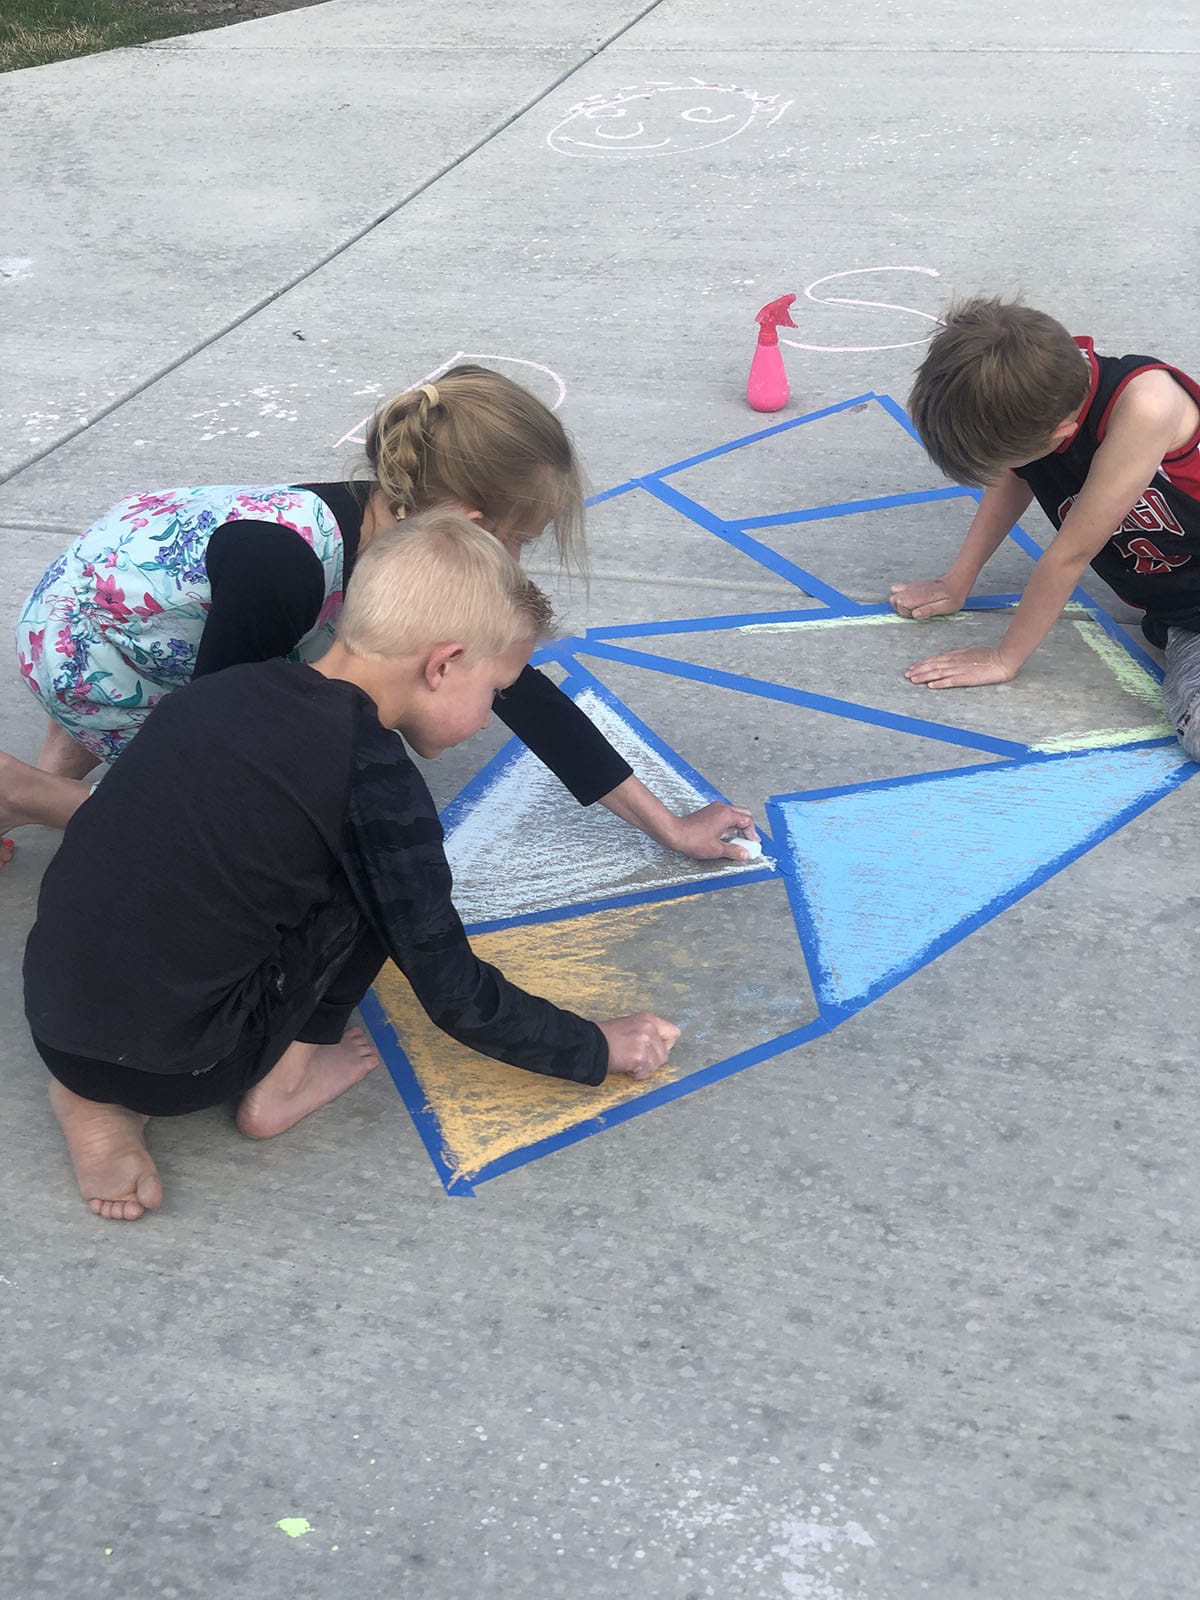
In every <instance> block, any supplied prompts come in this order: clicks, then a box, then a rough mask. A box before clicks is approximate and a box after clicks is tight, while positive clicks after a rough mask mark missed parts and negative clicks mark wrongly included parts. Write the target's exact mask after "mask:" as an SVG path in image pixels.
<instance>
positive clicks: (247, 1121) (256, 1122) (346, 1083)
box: [237, 1028, 379, 1139]
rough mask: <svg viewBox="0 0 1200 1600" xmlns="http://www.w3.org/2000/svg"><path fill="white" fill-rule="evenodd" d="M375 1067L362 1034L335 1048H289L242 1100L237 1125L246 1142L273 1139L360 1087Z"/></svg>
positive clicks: (351, 1031)
mask: <svg viewBox="0 0 1200 1600" xmlns="http://www.w3.org/2000/svg"><path fill="white" fill-rule="evenodd" d="M378 1065H379V1056H378V1055H377V1053H376V1050H375V1046H374V1045H373V1044H372V1043H371V1041H370V1039H368V1038H367V1035H366V1034H365V1033H364V1032H363V1030H362V1029H361V1028H348V1029H347V1030H346V1034H345V1036H344V1037H343V1039H342V1042H341V1043H340V1044H293V1045H291V1046H290V1047H289V1048H288V1049H287V1050H286V1051H285V1052H284V1054H283V1055H282V1056H281V1057H280V1059H279V1060H278V1061H277V1062H276V1064H275V1065H274V1066H273V1067H272V1068H271V1070H270V1072H268V1073H267V1075H266V1077H265V1078H264V1079H263V1080H262V1082H261V1083H256V1084H255V1085H254V1088H253V1089H251V1090H249V1091H248V1092H247V1093H246V1094H244V1095H243V1096H242V1103H241V1105H239V1106H238V1112H237V1125H238V1128H239V1129H240V1130H241V1132H242V1133H244V1134H246V1136H247V1137H248V1138H250V1139H273V1138H274V1137H275V1135H276V1134H277V1133H286V1132H287V1130H288V1129H289V1128H294V1127H295V1126H296V1124H297V1123H298V1122H300V1121H302V1120H303V1118H305V1117H307V1116H310V1115H311V1114H312V1112H314V1111H319V1110H320V1109H321V1107H322V1106H327V1105H328V1104H329V1102H330V1101H331V1100H336V1099H337V1097H338V1095H340V1094H345V1092H346V1090H347V1089H353V1087H354V1085H355V1084H356V1083H361V1082H362V1080H363V1079H364V1078H365V1077H366V1075H367V1073H368V1072H374V1070H375V1068H376V1067H377V1066H378Z"/></svg>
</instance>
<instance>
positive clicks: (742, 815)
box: [668, 800, 762, 861]
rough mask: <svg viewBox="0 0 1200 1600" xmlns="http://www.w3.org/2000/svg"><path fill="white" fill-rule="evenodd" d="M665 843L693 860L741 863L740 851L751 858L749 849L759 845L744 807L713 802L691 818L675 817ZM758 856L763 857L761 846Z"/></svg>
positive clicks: (750, 817) (744, 857) (749, 816)
mask: <svg viewBox="0 0 1200 1600" xmlns="http://www.w3.org/2000/svg"><path fill="white" fill-rule="evenodd" d="M739 835H740V837H739ZM668 842H669V843H670V845H671V848H672V849H674V850H678V851H679V853H680V854H681V855H685V856H691V857H692V859H693V860H694V861H744V860H746V859H747V857H746V856H744V855H742V853H741V852H742V851H743V850H750V855H751V858H752V857H753V856H754V854H755V852H754V851H753V850H752V849H751V846H752V845H756V844H757V843H758V832H757V830H756V829H755V826H754V818H753V817H752V816H751V815H750V813H749V812H748V811H747V810H746V808H745V806H731V805H727V804H726V802H725V801H724V800H714V801H712V803H711V804H710V805H707V806H701V808H700V810H699V811H693V812H692V813H691V815H690V816H687V817H678V818H676V820H675V824H674V826H673V828H672V837H671V839H670V840H669V841H668ZM757 853H758V854H759V855H761V854H762V849H761V847H760V848H759V850H758V852H757Z"/></svg>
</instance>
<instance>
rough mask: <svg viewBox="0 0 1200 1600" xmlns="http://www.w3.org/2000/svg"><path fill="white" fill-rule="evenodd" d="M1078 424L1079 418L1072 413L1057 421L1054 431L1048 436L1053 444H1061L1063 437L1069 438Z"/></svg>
mask: <svg viewBox="0 0 1200 1600" xmlns="http://www.w3.org/2000/svg"><path fill="white" fill-rule="evenodd" d="M1078 426H1079V418H1078V417H1077V416H1073V415H1072V416H1069V417H1067V419H1066V420H1065V421H1064V422H1060V423H1059V425H1058V427H1057V428H1055V430H1054V432H1053V433H1052V434H1051V435H1050V438H1051V440H1052V441H1053V442H1054V443H1055V444H1061V442H1062V441H1063V440H1064V439H1069V438H1070V437H1071V435H1072V434H1073V433H1074V432H1075V429H1076V428H1077V427H1078Z"/></svg>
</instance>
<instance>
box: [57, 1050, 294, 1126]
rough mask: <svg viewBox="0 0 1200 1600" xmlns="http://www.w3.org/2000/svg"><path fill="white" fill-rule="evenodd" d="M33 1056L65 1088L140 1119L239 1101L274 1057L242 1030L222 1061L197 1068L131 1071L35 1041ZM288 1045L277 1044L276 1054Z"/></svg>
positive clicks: (182, 1113) (177, 1115) (271, 1063)
mask: <svg viewBox="0 0 1200 1600" xmlns="http://www.w3.org/2000/svg"><path fill="white" fill-rule="evenodd" d="M33 1042H34V1045H35V1047H36V1049H37V1053H38V1055H40V1056H41V1058H42V1060H43V1061H44V1062H45V1063H46V1066H47V1067H48V1068H49V1069H50V1076H51V1077H52V1078H57V1079H58V1081H59V1083H61V1084H62V1085H63V1087H64V1088H66V1089H70V1091H71V1093H72V1094H77V1095H80V1096H81V1097H82V1098H83V1099H84V1100H98V1101H101V1102H102V1103H103V1104H106V1105H117V1106H124V1107H125V1108H126V1109H127V1110H129V1111H137V1112H140V1113H141V1115H142V1116H144V1117H182V1116H185V1115H186V1114H187V1113H188V1112H189V1111H205V1110H207V1109H208V1107H209V1106H219V1105H224V1104H225V1102H226V1101H228V1100H240V1099H241V1097H242V1095H244V1094H245V1092H246V1090H247V1089H252V1088H253V1087H254V1085H255V1084H256V1083H259V1082H260V1081H261V1080H262V1079H263V1078H265V1077H266V1075H267V1073H268V1072H270V1070H271V1068H272V1067H273V1066H274V1065H275V1061H276V1060H277V1059H278V1055H277V1056H275V1057H274V1058H272V1057H271V1055H270V1054H269V1053H268V1052H267V1051H266V1050H265V1049H264V1048H263V1047H264V1045H265V1043H266V1041H265V1040H263V1039H262V1038H257V1039H254V1038H249V1037H247V1035H245V1034H243V1036H242V1039H241V1040H240V1041H239V1045H238V1048H237V1050H235V1051H234V1053H233V1054H232V1055H230V1056H226V1058H225V1059H224V1061H217V1062H215V1063H214V1064H213V1065H212V1066H211V1067H202V1068H200V1070H199V1071H197V1072H135V1071H134V1069H133V1068H132V1067H121V1066H118V1065H117V1064H116V1062H114V1061H95V1060H92V1059H91V1058H90V1057H88V1056H72V1055H68V1054H67V1053H66V1051H64V1050H55V1049H54V1047H53V1046H52V1045H48V1044H43V1043H42V1041H41V1040H40V1039H35V1040H34V1041H33ZM286 1049H287V1044H286V1043H285V1044H284V1045H283V1046H282V1049H281V1050H280V1051H279V1054H280V1055H282V1053H283V1050H286Z"/></svg>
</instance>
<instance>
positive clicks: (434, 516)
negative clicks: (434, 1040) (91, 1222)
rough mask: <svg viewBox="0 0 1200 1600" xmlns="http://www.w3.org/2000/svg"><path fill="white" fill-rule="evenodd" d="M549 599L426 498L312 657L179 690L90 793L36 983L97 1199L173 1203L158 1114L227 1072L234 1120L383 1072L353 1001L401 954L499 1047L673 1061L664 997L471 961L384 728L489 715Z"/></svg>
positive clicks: (552, 1065)
mask: <svg viewBox="0 0 1200 1600" xmlns="http://www.w3.org/2000/svg"><path fill="white" fill-rule="evenodd" d="M549 615H550V612H549V605H548V603H547V601H546V600H545V597H544V596H543V595H542V594H541V592H540V591H539V590H538V589H537V588H536V587H535V586H534V585H533V584H532V583H530V582H529V580H528V579H527V578H526V577H525V576H524V575H523V574H522V572H521V569H520V568H519V567H518V566H517V564H516V563H515V562H514V561H513V560H512V558H511V557H510V556H509V555H508V554H507V553H506V552H505V551H504V549H503V548H502V546H501V545H500V544H499V542H498V541H497V540H496V539H494V538H492V537H491V535H490V534H488V533H485V532H483V531H482V530H480V529H478V528H476V527H475V525H474V524H473V523H471V522H470V521H468V520H467V519H466V518H465V517H463V516H462V515H460V514H459V513H457V512H453V511H441V512H431V513H427V514H426V515H425V516H423V517H421V518H417V519H415V520H413V521H412V522H406V523H405V524H404V526H403V527H402V528H398V529H396V530H395V531H394V532H391V533H387V534H383V535H381V536H380V537H379V538H378V539H377V540H376V541H375V542H374V543H373V544H372V546H371V548H370V549H369V550H367V551H366V553H365V554H364V555H363V557H362V558H361V560H360V562H359V565H358V567H357V570H356V572H355V574H354V577H353V578H352V580H351V583H350V587H349V589H348V591H347V596H346V605H345V610H344V613H343V616H342V620H341V624H340V628H339V632H338V637H337V639H336V640H335V642H334V644H333V645H332V646H331V648H330V650H329V652H328V654H327V655H325V656H323V657H322V658H321V659H320V661H318V662H317V663H315V665H312V666H310V665H305V664H303V663H299V662H289V661H270V662H264V663H259V664H254V665H248V666H235V667H229V668H227V669H226V670H225V671H223V672H218V673H215V674H213V675H212V676H211V677H208V678H204V679H202V680H200V681H198V682H196V683H193V684H190V685H188V686H187V687H185V688H183V689H180V690H178V691H177V692H176V693H175V694H172V695H170V696H169V697H168V698H167V699H165V700H164V701H163V703H162V704H161V705H160V706H159V707H158V708H157V709H156V710H155V712H154V714H153V715H152V716H151V717H150V718H149V719H148V720H147V722H146V725H145V727H144V729H143V730H142V732H141V733H140V735H139V736H138V738H137V739H136V740H134V741H133V742H132V743H131V745H130V748H129V749H128V750H127V751H126V752H125V753H124V754H123V755H122V757H121V759H120V760H119V761H118V762H116V763H115V765H114V766H113V769H112V771H111V773H110V774H109V776H108V777H107V778H106V779H105V781H104V783H103V784H101V785H100V787H99V788H98V790H97V791H96V793H95V795H94V796H93V797H92V799H90V800H89V801H88V802H87V804H86V805H84V806H81V807H80V808H79V809H78V811H77V812H76V813H75V815H74V816H73V817H72V818H71V820H70V823H69V825H68V827H67V830H66V834H65V837H64V840H63V844H62V847H61V849H60V850H59V851H58V854H57V855H56V856H55V858H54V860H53V861H52V862H51V864H50V866H49V868H48V869H47V871H46V875H45V878H44V879H43V883H42V890H41V895H40V898H39V902H38V918H37V922H36V924H35V926H34V928H33V930H32V932H31V933H30V936H29V941H28V944H27V946H26V952H25V1007H26V1015H27V1017H28V1019H29V1024H30V1028H31V1030H32V1033H33V1037H34V1043H35V1045H36V1047H37V1049H38V1052H39V1054H40V1055H41V1057H42V1059H43V1060H44V1061H45V1063H46V1065H47V1067H48V1068H49V1070H50V1073H51V1075H52V1082H51V1085H50V1100H51V1105H52V1107H53V1110H54V1113H55V1115H56V1116H57V1118H58V1121H59V1124H60V1126H61V1127H62V1130H63V1133H64V1135H65V1137H66V1141H67V1148H68V1151H69V1153H70V1156H71V1161H72V1164H73V1166H74V1169H75V1175H76V1178H77V1179H78V1182H79V1186H80V1188H81V1190H82V1192H83V1196H84V1198H85V1200H87V1202H88V1203H89V1205H90V1207H91V1209H92V1210H93V1211H94V1212H95V1213H96V1214H97V1215H99V1216H104V1217H109V1218H115V1219H121V1220H133V1219H134V1218H136V1217H139V1216H141V1215H142V1213H143V1212H144V1211H145V1210H146V1209H148V1208H153V1207H155V1206H157V1205H159V1204H161V1201H162V1183H161V1180H160V1178H159V1175H158V1171H157V1169H156V1167H155V1165H154V1162H153V1160H152V1158H151V1156H150V1152H149V1150H148V1149H147V1148H146V1143H145V1135H144V1130H145V1125H146V1123H147V1121H148V1120H149V1118H150V1117H151V1116H170V1115H179V1114H181V1113H184V1112H187V1111H193V1110H199V1109H201V1108H202V1107H205V1106H211V1105H216V1104H219V1103H221V1102H223V1101H226V1100H231V1099H235V1100H237V1101H238V1111H237V1124H238V1127H239V1128H240V1129H241V1130H242V1132H243V1133H246V1134H248V1135H249V1136H251V1137H252V1138H270V1137H272V1136H273V1135H275V1134H278V1133H282V1132H284V1131H285V1129H287V1128H290V1127H292V1126H294V1124H295V1123H297V1122H299V1121H300V1120H301V1118H303V1117H306V1116H308V1115H309V1113H310V1112H313V1111H315V1110H317V1109H318V1108H319V1107H321V1106H323V1105H327V1104H328V1103H329V1102H330V1101H331V1100H333V1099H335V1098H336V1097H337V1096H338V1095H340V1094H342V1093H343V1092H344V1091H345V1090H347V1089H349V1088H351V1087H352V1086H353V1085H354V1084H355V1083H358V1082H359V1081H360V1080H361V1079H362V1078H364V1077H365V1076H366V1074H367V1073H368V1072H369V1071H370V1070H371V1069H372V1068H373V1067H375V1066H377V1065H378V1058H377V1057H376V1055H375V1053H374V1051H373V1049H372V1048H371V1046H370V1044H369V1042H368V1041H367V1039H366V1037H365V1035H363V1034H362V1033H361V1031H359V1030H351V1031H350V1032H349V1033H347V1032H346V1024H347V1022H348V1020H349V1016H350V1013H351V1011H352V1010H353V1009H354V1007H355V1006H356V1005H357V1004H358V1002H359V1001H360V1000H361V999H362V997H363V995H364V994H365V993H366V990H367V989H368V987H369V986H370V984H371V983H372V981H373V980H374V978H375V975H376V973H377V972H378V971H379V968H380V967H381V965H382V964H383V962H384V961H385V960H387V959H388V958H389V957H390V958H391V959H392V960H393V961H395V962H396V964H397V965H398V966H399V967H400V968H401V970H402V971H403V972H404V973H405V975H406V977H407V978H408V980H409V982H410V983H411V984H412V987H413V990H414V992H415V993H416V995H417V998H418V999H419V1000H420V1001H421V1003H422V1005H423V1006H424V1007H425V1010H426V1011H427V1012H428V1014H429V1016H430V1018H431V1019H432V1020H433V1021H434V1022H435V1023H436V1024H437V1025H438V1026H439V1027H441V1028H443V1029H444V1030H445V1031H446V1032H447V1033H449V1034H450V1035H451V1036H452V1037H454V1038H455V1039H457V1040H459V1041H460V1042H461V1043H463V1044H466V1045H469V1046H470V1047H472V1048H473V1049H476V1050H479V1051H481V1052H483V1053H484V1054H486V1055H490V1056H493V1057H495V1058H497V1059H498V1060H501V1061H507V1062H510V1063H512V1064H513V1065H515V1066H520V1067H526V1068H528V1069H529V1070H531V1071H534V1072H542V1073H547V1074H550V1075H552V1076H554V1077H559V1078H567V1079H571V1080H573V1081H575V1082H577V1083H581V1084H596V1083H600V1082H601V1081H602V1080H603V1079H604V1077H605V1075H606V1073H608V1072H618V1073H625V1074H628V1075H630V1076H633V1077H638V1078H641V1077H646V1076H648V1075H649V1074H650V1073H651V1072H652V1071H654V1070H655V1069H656V1068H658V1067H660V1066H661V1065H662V1064H663V1062H664V1061H665V1060H666V1058H667V1055H668V1052H669V1051H670V1049H671V1046H672V1045H673V1044H674V1042H675V1040H676V1039H677V1038H678V1037H679V1030H678V1029H677V1028H675V1027H674V1026H673V1025H672V1024H670V1023H668V1022H664V1021H663V1020H662V1019H661V1018H658V1017H654V1016H651V1015H649V1014H648V1013H640V1014H638V1015H637V1016H632V1017H622V1018H618V1019H616V1020H615V1021H610V1022H603V1023H599V1024H597V1023H593V1022H587V1021H585V1020H584V1019H583V1018H582V1017H578V1016H576V1015H574V1013H572V1012H569V1011H564V1010H562V1009H560V1008H559V1007H558V1006H554V1005H551V1004H550V1002H549V1001H546V1000H541V999H538V998H536V997H535V996H533V995H529V994H526V993H525V992H524V991H522V990H520V989H518V988H516V987H515V986H514V985H512V984H510V983H509V982H508V981H507V980H506V979H505V978H504V977H503V975H502V974H501V973H499V972H498V971H496V969H495V968H493V967H490V966H488V965H486V964H485V963H484V962H481V961H480V960H478V958H477V957H476V956H475V955H474V953H473V952H472V950H471V947H470V945H469V944H468V942H467V938H466V935H465V934H464V932H463V928H462V923H461V922H460V921H459V919H458V916H457V913H456V912H455V910H454V907H453V905H452V904H451V900H450V888H451V881H450V869H449V867H448V866H447V863H446V858H445V854H444V852H443V849H442V830H441V825H440V823H439V821H438V817H437V812H436V810H435V808H434V805H433V800H432V798H431V796H430V794H429V790H428V789H427V788H426V786H425V783H424V780H423V779H422V778H421V776H420V774H419V773H418V771H417V769H416V767H415V766H414V765H413V762H412V760H411V758H410V757H409V755H408V752H407V750H406V749H405V744H404V742H403V741H402V740H401V739H399V738H397V737H395V732H394V731H393V730H396V731H399V732H401V733H402V734H403V735H404V739H405V740H407V742H408V744H409V745H411V747H412V748H413V749H414V750H415V751H416V752H417V754H418V755H421V756H434V755H437V754H439V753H440V752H441V751H442V750H444V749H446V748H448V747H449V746H451V745H454V744H458V743H460V742H461V741H462V740H464V739H466V738H468V737H469V736H470V735H471V734H473V733H475V732H477V731H478V730H479V729H480V728H482V727H484V726H485V725H486V723H487V721H488V719H489V717H490V715H491V707H492V700H493V698H494V696H495V695H496V694H497V693H498V692H500V691H502V690H504V689H505V688H507V687H508V685H509V684H511V683H512V682H514V680H515V679H516V678H517V677H518V675H519V674H520V673H521V672H522V671H523V670H524V668H525V666H526V665H527V664H528V661H529V654H530V650H531V648H532V646H533V644H534V642H535V641H536V639H537V637H538V636H539V634H540V633H541V632H543V631H544V630H545V628H546V626H547V624H548V621H549ZM314 756H315V758H316V759H314ZM42 778H43V779H44V780H45V781H46V782H47V783H49V784H54V783H63V782H67V781H69V780H65V779H61V778H56V777H54V776H52V775H50V774H42Z"/></svg>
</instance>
